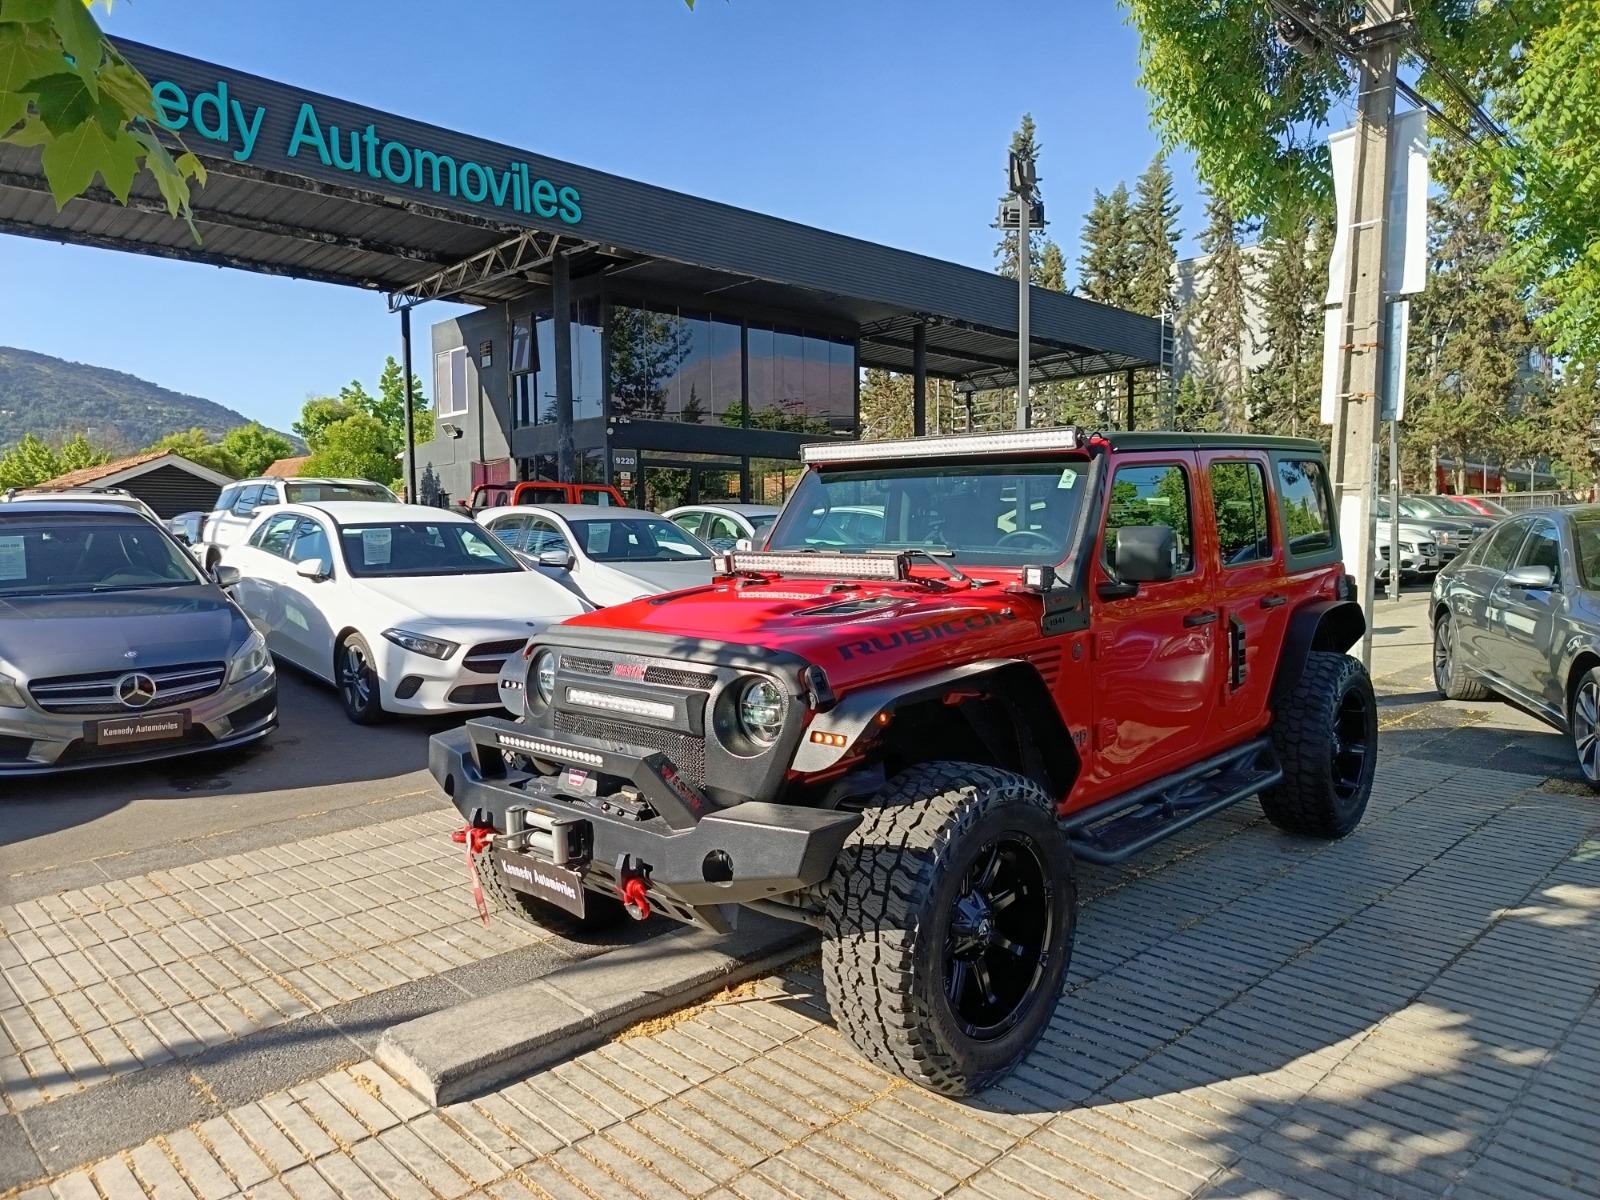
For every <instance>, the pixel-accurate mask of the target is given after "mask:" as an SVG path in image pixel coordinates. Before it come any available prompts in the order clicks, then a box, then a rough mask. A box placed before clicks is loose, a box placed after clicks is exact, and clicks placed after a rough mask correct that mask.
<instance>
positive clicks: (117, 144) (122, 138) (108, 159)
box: [100, 129, 142, 204]
mask: <svg viewBox="0 0 1600 1200" xmlns="http://www.w3.org/2000/svg"><path fill="white" fill-rule="evenodd" d="M141 150H142V147H141V146H140V145H139V143H138V142H137V141H135V140H134V138H133V137H132V136H131V135H130V134H129V133H128V132H127V130H125V129H119V130H118V131H117V132H116V133H114V134H112V135H111V136H110V137H109V138H108V139H107V147H106V155H105V157H104V158H103V159H101V161H100V178H101V179H103V180H105V183H106V187H108V188H110V189H111V194H112V195H113V196H115V197H116V198H117V201H118V202H119V203H121V204H126V203H127V202H128V193H129V192H130V191H131V190H132V189H133V177H134V176H135V175H137V174H138V173H139V160H140V158H141V153H140V151H141Z"/></svg>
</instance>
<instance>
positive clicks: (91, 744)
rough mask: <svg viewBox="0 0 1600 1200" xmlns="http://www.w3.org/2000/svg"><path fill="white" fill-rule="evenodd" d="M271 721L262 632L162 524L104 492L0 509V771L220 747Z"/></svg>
mask: <svg viewBox="0 0 1600 1200" xmlns="http://www.w3.org/2000/svg"><path fill="white" fill-rule="evenodd" d="M226 582H227V581H226V580H223V583H226ZM277 723H278V681H277V676H276V674H275V673H274V671H273V667H272V660H271V658H270V657H269V656H268V654H267V650H266V645H265V643H264V642H263V641H262V639H261V635H260V634H258V633H257V632H256V631H255V630H254V629H252V628H251V627H250V622H249V621H248V620H247V619H246V618H245V615H244V613H243V612H241V611H240V609H239V607H238V606H237V605H236V604H234V602H233V601H232V600H231V599H230V598H229V597H228V596H227V595H226V594H225V593H224V592H223V590H222V587H221V586H219V584H218V583H213V582H212V581H211V580H209V579H207V578H206V577H205V576H204V575H203V574H202V573H201V572H200V570H199V568H198V566H197V565H196V564H195V562H194V560H193V559H192V558H190V557H189V555H188V554H187V553H186V552H185V551H184V550H183V548H182V547H180V546H179V545H178V543H177V542H176V541H174V540H173V538H172V537H171V535H170V534H168V533H167V532H166V531H165V530H164V529H162V528H161V527H160V526H158V525H157V524H156V523H155V522H153V521H151V520H149V519H148V518H147V517H144V516H141V515H140V514H138V513H136V512H131V511H129V512H123V511H120V510H118V509H115V508H112V507H110V506H107V505H104V504H88V503H73V502H70V501H61V502H57V503H46V502H43V501H39V502H35V503H31V504H27V505H21V504H18V505H15V506H11V505H7V506H4V507H0V780H3V779H5V778H7V777H10V776H16V775H37V774H46V773H50V772H54V771H61V770H70V769H73V768H79V767H92V766H98V765H103V764H111V763H127V762H138V761H143V760H146V759H153V758H166V757H169V756H172V755H178V754H191V753H195V752H198V751H203V750H220V749H223V748H224V747H229V746H239V745H243V744H244V743H246V742H251V741H254V740H256V739H257V738H261V737H265V736H266V735H267V734H268V733H269V732H270V731H271V730H272V728H273V727H274V726H275V725H276V724H277ZM6 790H7V789H6V788H5V787H4V785H0V794H3V793H4V792H5V791H6Z"/></svg>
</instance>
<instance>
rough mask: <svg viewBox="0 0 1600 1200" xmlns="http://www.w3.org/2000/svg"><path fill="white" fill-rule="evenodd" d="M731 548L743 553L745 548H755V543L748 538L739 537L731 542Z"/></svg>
mask: <svg viewBox="0 0 1600 1200" xmlns="http://www.w3.org/2000/svg"><path fill="white" fill-rule="evenodd" d="M733 548H734V550H736V551H737V552H738V553H740V554H743V553H744V552H745V551H746V550H754V549H755V548H756V544H755V543H754V542H752V541H751V540H750V539H749V538H740V539H739V540H738V541H736V542H735V543H734V544H733Z"/></svg>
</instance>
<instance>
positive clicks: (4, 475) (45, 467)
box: [0, 433, 111, 488]
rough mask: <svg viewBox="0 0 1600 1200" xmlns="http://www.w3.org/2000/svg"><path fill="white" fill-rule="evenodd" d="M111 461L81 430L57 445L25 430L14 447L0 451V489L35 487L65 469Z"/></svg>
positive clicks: (63, 472) (75, 468)
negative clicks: (52, 444) (1, 452)
mask: <svg viewBox="0 0 1600 1200" xmlns="http://www.w3.org/2000/svg"><path fill="white" fill-rule="evenodd" d="M110 461H111V455H110V453H109V452H107V451H105V450H100V449H96V448H95V447H94V446H93V445H91V444H90V442H89V439H88V438H86V437H85V436H84V435H83V434H81V433H79V434H74V435H73V436H72V437H71V438H69V439H67V440H66V441H65V442H63V443H61V445H60V446H59V447H55V446H51V445H50V444H49V443H48V442H46V441H44V440H42V439H41V438H38V437H36V436H34V435H33V434H31V433H25V434H23V435H22V439H21V440H20V441H19V442H17V444H16V445H15V446H12V447H11V449H9V450H7V451H6V452H5V453H4V454H0V488H13V487H16V488H24V487H34V486H36V485H38V484H41V483H45V482H48V481H49V480H51V479H54V478H55V477H56V476H58V475H65V474H66V473H67V472H68V471H76V470H78V469H80V468H82V467H95V466H99V465H100V464H101V463H106V462H110Z"/></svg>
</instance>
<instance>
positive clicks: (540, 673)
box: [532, 650, 556, 704]
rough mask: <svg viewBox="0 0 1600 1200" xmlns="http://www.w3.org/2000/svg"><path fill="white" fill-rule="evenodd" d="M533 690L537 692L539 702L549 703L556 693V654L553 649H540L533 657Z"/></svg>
mask: <svg viewBox="0 0 1600 1200" xmlns="http://www.w3.org/2000/svg"><path fill="white" fill-rule="evenodd" d="M532 675H533V690H534V691H535V692H537V693H538V694H539V703H540V704H549V703H550V701H551V700H553V699H555V694H556V654H555V651H554V650H541V651H539V653H538V654H536V655H534V658H533V672H532Z"/></svg>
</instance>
